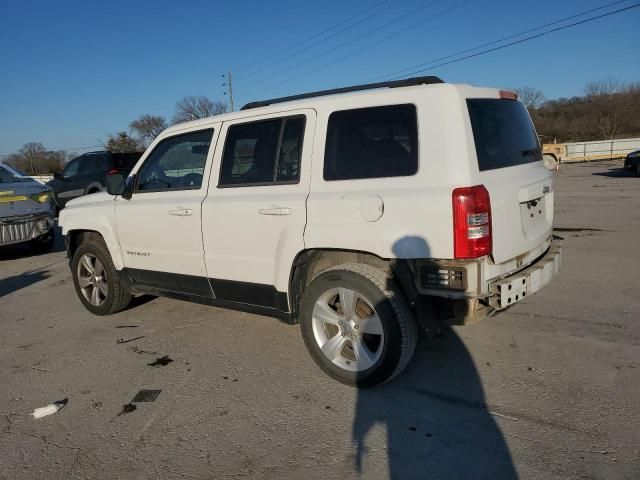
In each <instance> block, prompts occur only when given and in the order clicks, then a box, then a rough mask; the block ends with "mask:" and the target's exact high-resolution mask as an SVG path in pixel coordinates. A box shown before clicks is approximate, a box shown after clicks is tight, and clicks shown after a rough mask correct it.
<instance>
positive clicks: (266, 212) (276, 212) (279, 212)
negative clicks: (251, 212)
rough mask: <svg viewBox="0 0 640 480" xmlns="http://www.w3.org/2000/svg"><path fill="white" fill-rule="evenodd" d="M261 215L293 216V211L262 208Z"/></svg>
mask: <svg viewBox="0 0 640 480" xmlns="http://www.w3.org/2000/svg"><path fill="white" fill-rule="evenodd" d="M258 213H259V214H260V215H291V209H290V208H287V207H274V208H261V209H260V210H258Z"/></svg>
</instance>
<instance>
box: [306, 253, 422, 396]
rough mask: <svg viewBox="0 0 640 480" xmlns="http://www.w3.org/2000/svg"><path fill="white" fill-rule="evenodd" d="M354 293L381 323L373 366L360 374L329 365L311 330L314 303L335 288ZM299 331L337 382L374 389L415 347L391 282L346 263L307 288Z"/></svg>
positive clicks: (409, 319)
mask: <svg viewBox="0 0 640 480" xmlns="http://www.w3.org/2000/svg"><path fill="white" fill-rule="evenodd" d="M339 287H342V288H347V289H350V290H353V291H355V292H357V294H358V295H359V296H361V298H364V299H366V301H367V302H369V303H370V304H371V305H372V306H374V309H375V313H377V316H378V317H379V319H380V320H381V323H382V330H383V332H384V336H383V338H384V340H381V341H380V343H381V345H380V347H379V348H381V349H382V350H381V353H380V356H379V358H378V359H377V361H375V363H374V364H373V365H372V366H371V367H369V368H367V369H365V370H361V371H349V370H346V369H343V368H341V367H339V366H338V365H336V364H335V363H334V362H332V361H331V360H330V359H329V358H327V357H326V356H325V354H324V353H323V352H322V350H321V348H320V346H319V344H318V341H316V337H315V334H314V329H313V320H312V314H313V311H314V307H315V305H316V302H317V301H318V300H319V299H320V298H321V297H322V296H323V295H324V294H326V292H328V291H331V290H332V289H336V288H339ZM300 329H301V332H302V338H303V339H304V342H305V345H306V347H307V349H308V350H309V353H310V354H311V357H312V358H313V360H314V361H315V362H316V364H317V365H318V366H319V367H320V368H321V369H322V370H323V371H324V372H325V373H326V374H328V375H329V376H330V377H332V378H334V379H336V380H338V381H339V382H342V383H346V384H348V385H356V386H358V387H363V388H367V387H374V386H378V385H382V384H383V383H385V382H388V381H389V380H391V379H392V378H394V377H395V376H396V375H398V374H399V373H400V372H402V370H404V368H405V367H406V366H407V364H408V363H409V361H410V360H411V358H412V356H413V353H414V351H415V347H416V341H417V326H416V322H415V320H414V318H413V317H412V315H411V313H410V310H409V308H408V307H407V304H406V301H405V300H404V297H403V295H402V293H401V291H400V290H399V289H398V287H397V286H396V285H395V283H394V282H393V280H392V279H391V278H390V277H389V276H388V275H387V274H385V273H384V272H382V271H380V270H378V269H376V268H374V267H371V266H369V265H364V264H346V265H340V266H338V267H335V268H332V269H329V270H326V271H325V272H323V273H321V274H320V275H318V276H317V277H316V278H315V279H314V280H313V281H312V282H311V284H310V285H309V286H308V287H307V289H306V291H305V292H304V295H303V297H302V303H301V308H300Z"/></svg>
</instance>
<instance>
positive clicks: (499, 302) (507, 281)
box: [489, 240, 562, 310]
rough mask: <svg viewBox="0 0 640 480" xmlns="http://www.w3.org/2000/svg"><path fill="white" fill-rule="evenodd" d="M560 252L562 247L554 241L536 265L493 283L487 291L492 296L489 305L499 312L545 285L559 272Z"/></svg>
mask: <svg viewBox="0 0 640 480" xmlns="http://www.w3.org/2000/svg"><path fill="white" fill-rule="evenodd" d="M561 252H562V246H561V245H560V244H559V242H558V241H557V240H555V241H554V243H552V244H551V247H550V248H549V250H547V253H545V254H544V255H543V256H542V258H540V259H539V260H538V261H537V262H536V263H534V264H533V265H531V266H530V267H527V268H525V269H524V270H522V271H521V272H518V273H516V274H514V275H511V276H509V277H506V278H503V279H500V280H497V281H495V282H493V283H492V284H491V285H489V291H490V292H492V293H493V294H494V295H493V296H491V297H489V304H490V305H491V306H492V307H494V308H496V309H497V310H501V309H503V308H507V307H509V306H510V305H513V304H514V303H517V302H519V301H521V300H522V299H523V298H526V297H527V296H529V295H532V294H534V293H535V292H537V291H538V290H540V289H541V288H542V287H544V286H545V285H547V284H548V283H549V282H551V279H552V278H553V277H554V276H555V275H556V274H557V273H558V272H559V271H560V259H561Z"/></svg>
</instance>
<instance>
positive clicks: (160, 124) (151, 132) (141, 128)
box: [129, 114, 169, 145]
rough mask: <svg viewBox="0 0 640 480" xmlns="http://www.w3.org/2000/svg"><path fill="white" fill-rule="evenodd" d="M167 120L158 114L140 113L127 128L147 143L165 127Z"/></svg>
mask: <svg viewBox="0 0 640 480" xmlns="http://www.w3.org/2000/svg"><path fill="white" fill-rule="evenodd" d="M168 126H169V125H167V120H166V119H165V118H164V117H162V116H159V115H149V114H145V115H141V116H140V118H138V119H137V120H134V121H133V122H131V123H130V124H129V128H130V129H131V131H133V132H134V133H135V134H136V135H137V136H138V137H139V138H140V140H141V141H142V142H143V143H144V144H146V145H149V144H150V143H151V142H153V141H154V140H155V138H156V137H157V136H158V135H160V133H162V131H163V130H164V129H165V128H167V127H168Z"/></svg>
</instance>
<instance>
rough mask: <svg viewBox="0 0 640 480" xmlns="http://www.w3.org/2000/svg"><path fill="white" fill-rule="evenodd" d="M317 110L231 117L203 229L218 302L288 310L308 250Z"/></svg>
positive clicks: (223, 133) (223, 135) (224, 129)
mask: <svg viewBox="0 0 640 480" xmlns="http://www.w3.org/2000/svg"><path fill="white" fill-rule="evenodd" d="M315 119H316V115H315V111H313V110H300V111H294V112H291V111H290V112H286V113H283V114H271V115H265V116H259V117H254V118H252V119H250V120H248V119H246V118H245V119H243V120H238V121H232V122H225V123H224V124H223V127H222V131H221V137H220V143H221V147H222V145H223V142H224V148H218V149H216V154H215V161H214V165H215V166H216V169H214V172H216V170H217V171H218V174H217V175H214V174H212V178H211V181H210V182H209V194H208V195H207V198H206V199H205V201H204V203H203V210H202V233H203V238H204V249H205V262H206V267H207V272H208V274H209V277H210V278H211V284H212V287H213V291H214V294H215V296H216V298H217V299H219V300H225V301H231V302H236V303H241V304H248V305H257V306H260V307H267V308H273V309H278V310H285V311H286V310H287V302H286V299H287V296H286V292H287V284H288V281H289V273H290V271H291V265H292V263H293V260H294V258H295V256H296V254H297V253H298V252H300V251H301V250H303V249H304V242H303V235H304V228H305V224H306V199H307V195H308V194H309V180H310V169H311V156H312V150H313V134H314V127H315Z"/></svg>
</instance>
